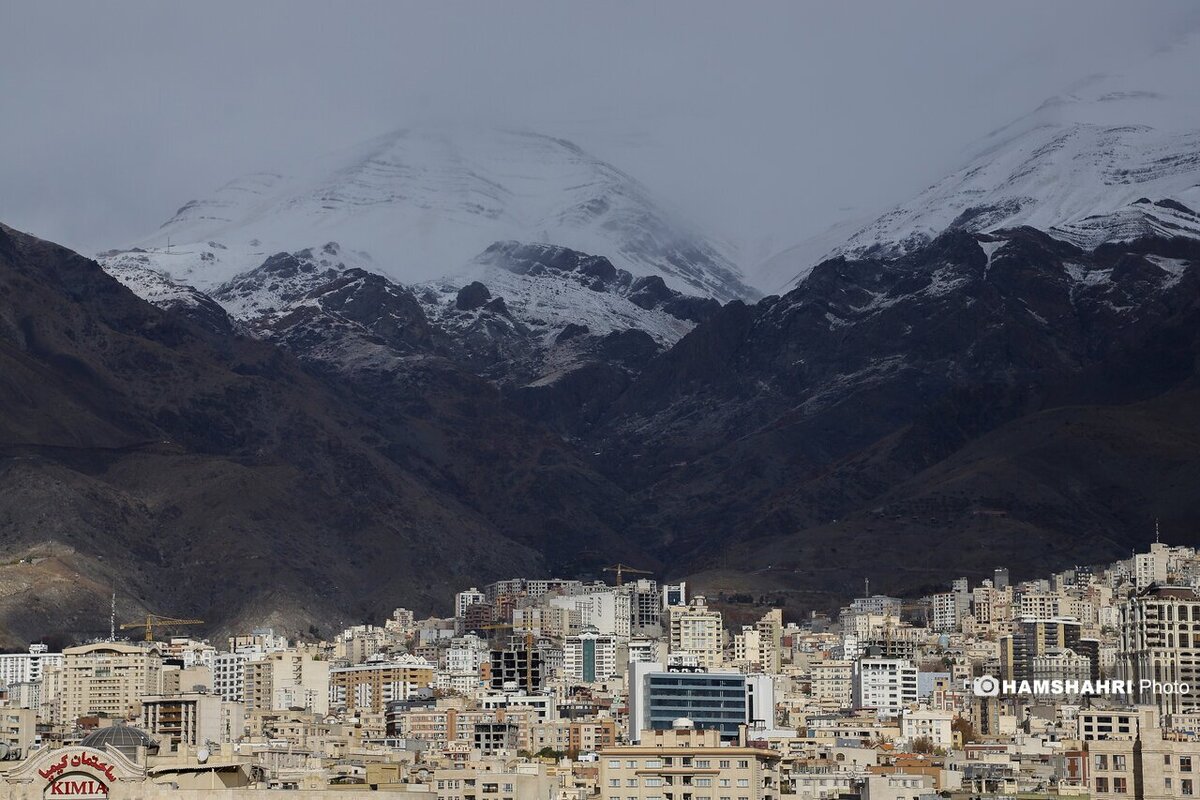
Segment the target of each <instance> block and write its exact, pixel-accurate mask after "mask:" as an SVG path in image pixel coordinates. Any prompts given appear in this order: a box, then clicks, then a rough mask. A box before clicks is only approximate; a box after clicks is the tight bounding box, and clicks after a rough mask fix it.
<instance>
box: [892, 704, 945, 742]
mask: <svg viewBox="0 0 1200 800" xmlns="http://www.w3.org/2000/svg"><path fill="white" fill-rule="evenodd" d="M953 723H954V713H953V712H951V711H935V710H933V709H928V708H920V709H911V708H906V709H904V711H903V712H901V715H900V738H902V739H904V740H905V741H906V742H908V743H909V744H910V745H911V744H912V743H913V742H914V741H916V740H917V739H927V740H928V741H929V743H930V744H932V745H933V746H934V747H941V748H943V749H946V750H949V749H950V747H951V746H952V745H953V744H954V730H953V728H952V725H953Z"/></svg>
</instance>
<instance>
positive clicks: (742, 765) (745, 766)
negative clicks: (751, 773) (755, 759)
mask: <svg viewBox="0 0 1200 800" xmlns="http://www.w3.org/2000/svg"><path fill="white" fill-rule="evenodd" d="M738 769H750V762H749V761H739V762H738Z"/></svg>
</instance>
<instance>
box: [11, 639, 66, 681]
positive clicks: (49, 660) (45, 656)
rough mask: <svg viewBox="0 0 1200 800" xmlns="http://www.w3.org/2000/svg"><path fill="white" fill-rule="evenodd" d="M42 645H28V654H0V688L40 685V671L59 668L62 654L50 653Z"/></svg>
mask: <svg viewBox="0 0 1200 800" xmlns="http://www.w3.org/2000/svg"><path fill="white" fill-rule="evenodd" d="M49 651H50V648H49V647H47V646H46V645H44V644H31V645H29V652H28V653H3V654H0V686H12V685H13V684H17V683H40V682H41V680H42V670H43V669H45V668H46V667H55V666H61V665H62V663H63V654H62V653H51V652H49Z"/></svg>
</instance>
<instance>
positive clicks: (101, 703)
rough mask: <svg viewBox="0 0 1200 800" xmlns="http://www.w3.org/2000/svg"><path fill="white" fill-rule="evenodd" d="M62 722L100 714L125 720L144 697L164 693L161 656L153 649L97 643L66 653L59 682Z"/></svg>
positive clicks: (71, 649) (116, 643)
mask: <svg viewBox="0 0 1200 800" xmlns="http://www.w3.org/2000/svg"><path fill="white" fill-rule="evenodd" d="M58 691H59V692H60V695H59V698H58V702H59V719H61V720H62V721H63V722H71V721H73V720H76V719H78V718H79V717H82V716H86V715H92V714H101V715H104V716H109V717H125V716H129V715H132V714H136V713H138V712H139V710H140V699H141V698H142V697H143V696H144V695H151V694H158V693H160V692H161V691H162V657H161V656H160V654H159V651H158V650H157V649H156V648H153V647H148V648H147V647H139V646H137V645H132V644H124V643H121V642H97V643H95V644H85V645H80V646H79V647H68V648H66V649H65V650H63V663H62V667H61V670H60V680H59V681H58Z"/></svg>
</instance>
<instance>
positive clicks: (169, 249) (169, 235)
mask: <svg viewBox="0 0 1200 800" xmlns="http://www.w3.org/2000/svg"><path fill="white" fill-rule="evenodd" d="M170 254H171V234H167V255H170Z"/></svg>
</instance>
